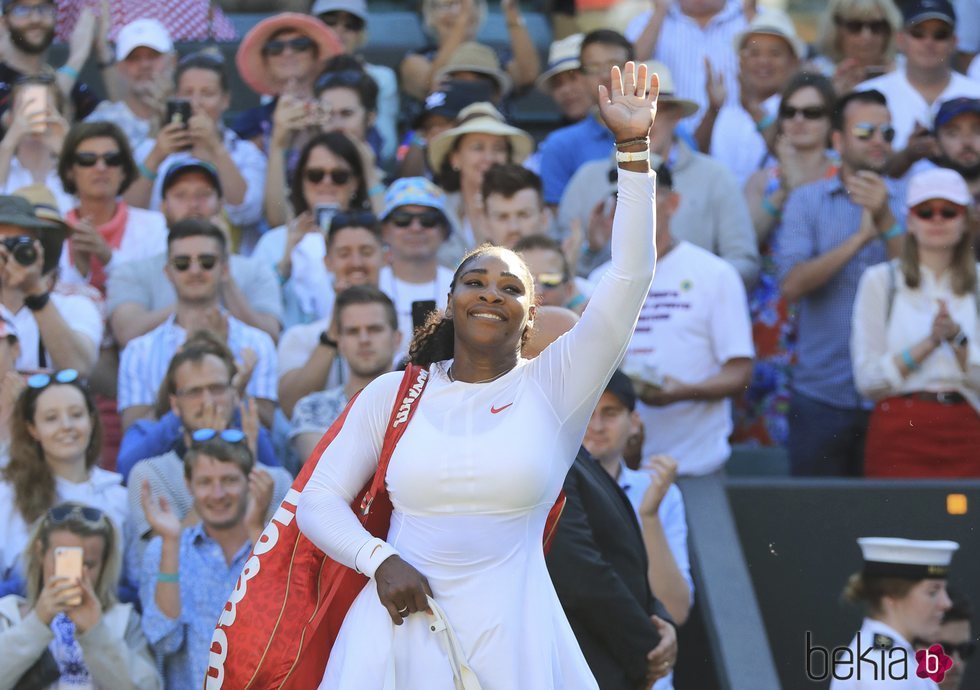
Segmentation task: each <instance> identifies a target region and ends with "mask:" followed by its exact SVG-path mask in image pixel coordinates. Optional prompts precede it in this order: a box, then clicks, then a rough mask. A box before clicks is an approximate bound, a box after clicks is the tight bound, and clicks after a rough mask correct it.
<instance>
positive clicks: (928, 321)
mask: <svg viewBox="0 0 980 690" xmlns="http://www.w3.org/2000/svg"><path fill="white" fill-rule="evenodd" d="M890 271H894V273H893V276H894V283H892V282H891V280H892V279H891V278H890V277H889V272H890ZM919 271H920V275H921V283H920V285H919V287H917V288H915V289H912V288H909V287H908V286H907V285H906V284H905V278H904V277H903V275H902V270H901V267H900V265H899V262H898V260H894V261H892V262H890V263H882V264H877V265H875V266H871V267H870V268H868V269H867V270H866V271H865V272H864V274H863V275H862V276H861V281H860V282H859V283H858V289H857V296H856V298H855V300H854V312H853V317H852V326H851V361H852V362H853V364H854V382H855V385H856V386H857V389H858V391H860V392H861V394H862V395H864V396H866V397H868V398H871V399H872V400H880V399H881V398H886V397H889V396H895V395H901V394H903V393H911V392H913V391H934V392H940V391H959V392H960V393H961V394H963V396H964V397H965V398H967V399H968V400H969V401H970V404H971V405H973V407H974V409H976V410H977V411H978V412H980V318H978V316H977V302H976V300H977V295H976V293H975V292H973V293H968V294H965V295H956V294H954V293H953V288H952V285H951V283H950V272H949V271H947V272H946V273H944V274H943V275H942V276H940V277H939V278H938V279H937V278H936V276H934V275H933V273H932V271H931V270H930V269H929V268H927V267H925V266H921V267H920V269H919ZM891 284H894V297H893V300H892V306H891V317H890V318H889V316H888V301H889V293H890V291H891V287H890V285H891ZM938 300H943V301H945V302H946V307H947V309H948V310H949V314H950V316H951V317H952V319H953V320H954V321H956V322H957V323H958V324H960V327H961V328H962V329H963V332H964V333H966V335H967V337H968V338H969V345H968V347H969V355H968V357H967V370H966V371H963V369H961V368H960V365H959V362H958V361H957V359H956V353H955V352H954V350H953V347H952V346H951V345H950V344H948V343H943V344H942V345H941V346H940V347H938V348H937V349H936V350H935V351H934V352H933V353H932V354H930V355H929V356H928V357H927V358H926V359H925V360H924V361H923V362H922V363H921V365H920V367H919V368H918V369H916V370H915V371H913V372H911V373H910V374H909V375H908V376H907V377H903V376H902V373H901V371H900V370H899V368H898V366H897V365H896V363H895V358H896V356H897V357H901V353H902V351H903V350H905V349H907V348H910V347H912V346H914V345H915V344H916V343H918V342H919V341H921V340H922V339H923V338H925V337H926V336H928V335H929V332H930V330H931V328H932V321H933V319H934V318H935V317H936V312H937V311H938V309H939V304H938Z"/></svg>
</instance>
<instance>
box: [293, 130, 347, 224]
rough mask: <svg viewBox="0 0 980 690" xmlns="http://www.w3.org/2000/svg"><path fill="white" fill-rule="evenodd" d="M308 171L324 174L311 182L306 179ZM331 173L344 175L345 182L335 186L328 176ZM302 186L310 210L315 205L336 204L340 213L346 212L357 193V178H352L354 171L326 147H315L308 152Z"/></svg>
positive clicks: (331, 177)
mask: <svg viewBox="0 0 980 690" xmlns="http://www.w3.org/2000/svg"><path fill="white" fill-rule="evenodd" d="M310 171H320V172H325V173H326V174H325V175H323V178H322V179H321V180H319V181H318V182H311V181H310V180H309V178H308V177H307V176H308V175H309V174H310ZM333 171H339V172H340V173H342V174H346V175H345V176H346V180H345V181H344V182H342V183H341V184H337V183H336V182H335V181H334V179H333V176H332V175H331V174H330V173H331V172H333ZM302 185H303V197H304V198H305V199H306V203H307V205H308V206H309V207H310V208H313V207H314V206H316V205H317V204H337V205H338V206H339V207H340V210H341V211H346V210H347V209H349V208H350V202H351V199H352V198H353V197H354V194H355V193H356V192H357V178H356V177H355V176H354V171H353V170H352V169H351V167H350V165H348V164H347V161H345V160H344V159H343V158H341V157H340V156H338V155H337V154H335V153H334V152H333V151H331V150H330V149H328V148H327V147H326V146H317V147H316V148H315V149H313V150H312V151H310V156H309V158H308V159H307V161H306V169H305V170H304V174H303V177H302Z"/></svg>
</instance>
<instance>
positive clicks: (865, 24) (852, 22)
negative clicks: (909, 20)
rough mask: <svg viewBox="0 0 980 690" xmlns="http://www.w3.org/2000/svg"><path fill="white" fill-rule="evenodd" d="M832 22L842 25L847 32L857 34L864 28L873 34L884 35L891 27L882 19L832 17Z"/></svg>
mask: <svg viewBox="0 0 980 690" xmlns="http://www.w3.org/2000/svg"><path fill="white" fill-rule="evenodd" d="M834 24H836V25H837V26H839V27H842V28H843V29H844V30H845V31H846V32H847V33H849V34H859V33H861V32H862V31H864V30H865V29H867V30H868V31H870V32H871V33H873V34H874V35H875V36H884V35H885V34H887V33H888V32H890V31H891V29H892V27H891V24H889V23H888V22H887V21H885V20H884V19H870V20H869V19H844V18H843V17H834Z"/></svg>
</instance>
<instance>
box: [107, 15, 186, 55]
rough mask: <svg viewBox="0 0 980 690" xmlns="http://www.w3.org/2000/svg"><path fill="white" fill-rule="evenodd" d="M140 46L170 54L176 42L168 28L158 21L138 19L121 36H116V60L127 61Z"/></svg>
mask: <svg viewBox="0 0 980 690" xmlns="http://www.w3.org/2000/svg"><path fill="white" fill-rule="evenodd" d="M140 46H144V47H146V48H152V49H153V50H155V51H157V52H158V53H169V52H172V51H173V49H174V42H173V39H171V38H170V33H169V32H168V31H167V27H165V26H164V25H163V24H162V23H160V22H159V21H157V20H156V19H137V20H135V21H131V22H130V23H129V24H127V25H126V26H124V27H123V28H121V29H120V30H119V35H118V36H116V60H118V61H120V62H121V61H123V60H125V59H126V58H127V57H128V56H129V54H130V53H132V52H133V51H134V50H136V49H137V48H139V47H140Z"/></svg>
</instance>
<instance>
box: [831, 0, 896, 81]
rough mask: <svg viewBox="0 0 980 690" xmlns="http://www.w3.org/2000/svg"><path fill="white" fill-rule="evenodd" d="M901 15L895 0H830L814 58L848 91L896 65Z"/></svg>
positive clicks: (889, 70)
mask: <svg viewBox="0 0 980 690" xmlns="http://www.w3.org/2000/svg"><path fill="white" fill-rule="evenodd" d="M901 26H902V15H901V13H900V12H899V10H898V7H896V6H895V3H894V2H892V0H830V2H828V3H827V9H826V10H824V13H823V15H822V16H821V18H820V29H819V34H818V36H817V50H819V52H820V57H818V58H817V59H816V60H815V61H814V62H815V64H816V66H817V67H819V68H820V70H821V71H822V72H824V73H825V74H826V75H827V76H832V77H833V82H834V91H836V92H837V93H839V94H845V93H847V92H848V91H850V90H851V89H853V88H854V87H855V86H857V85H858V84H859V83H861V82H862V81H865V80H867V79H871V78H873V77H878V76H881V75H882V74H885V73H887V72H891V71H892V70H893V69H895V35H896V34H897V33H898V31H899V29H900V28H901Z"/></svg>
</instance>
